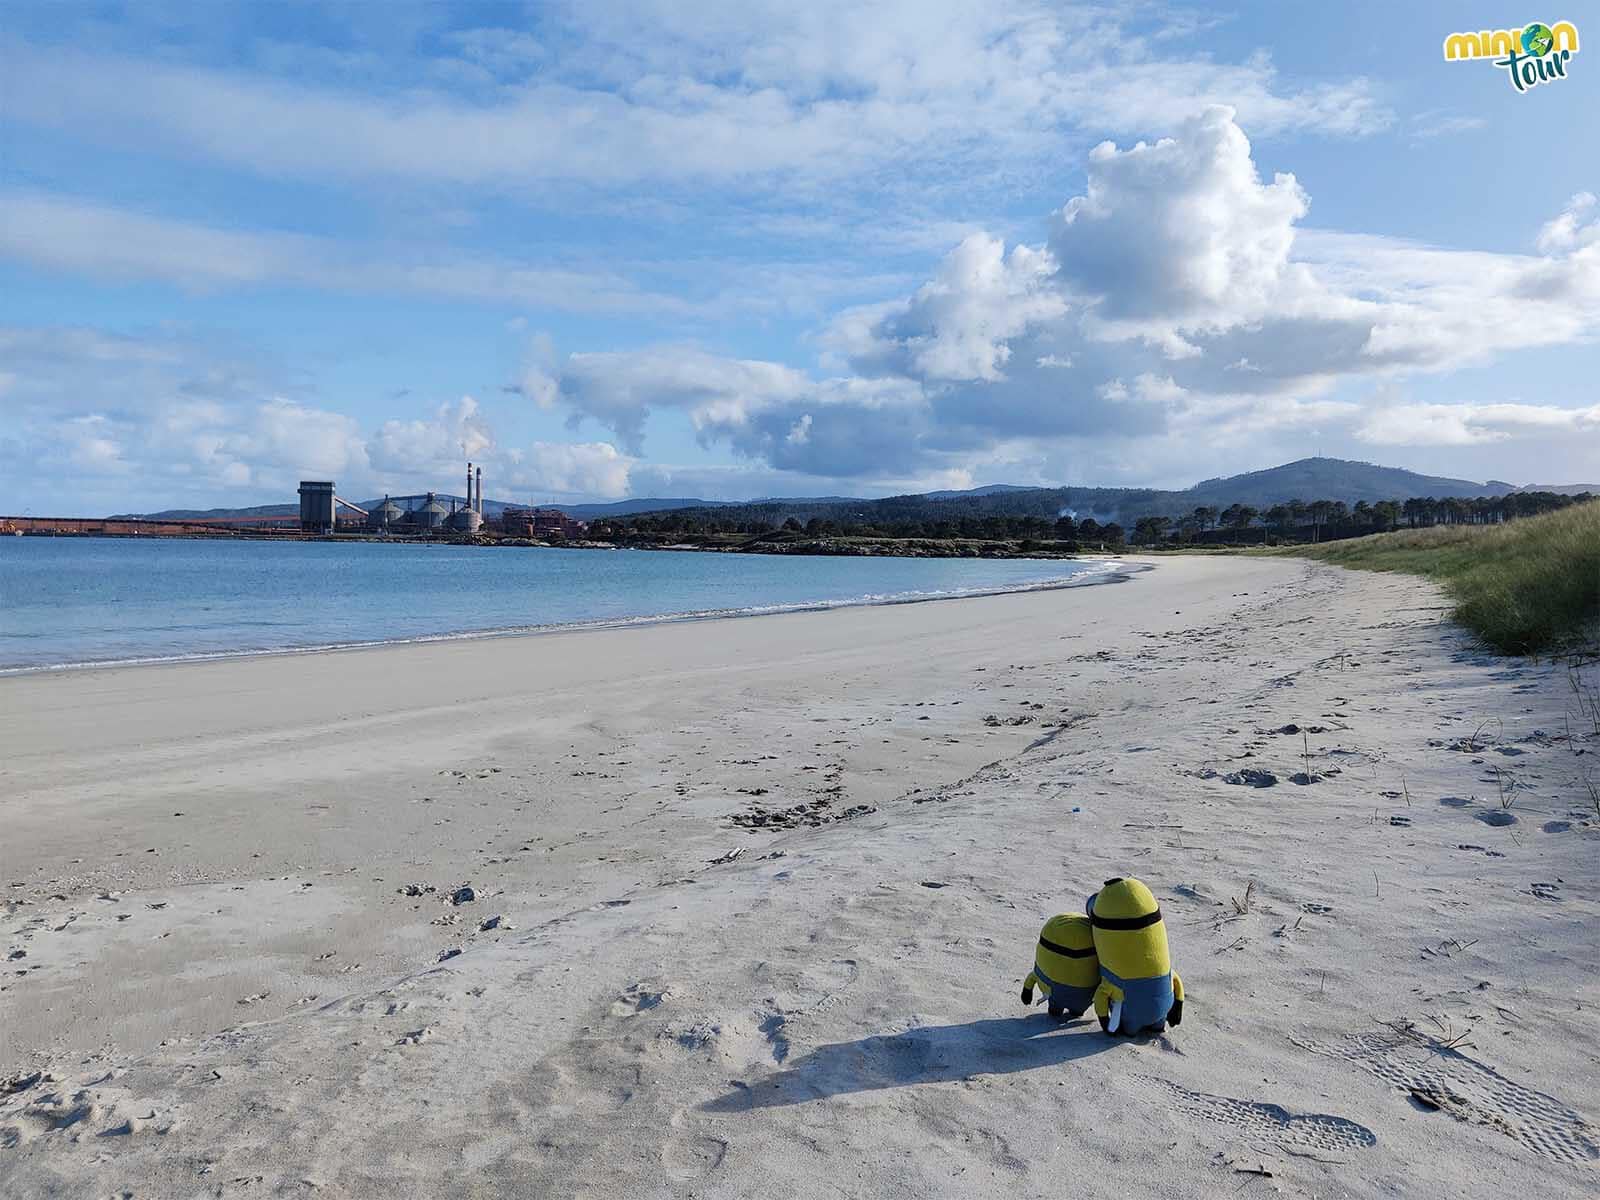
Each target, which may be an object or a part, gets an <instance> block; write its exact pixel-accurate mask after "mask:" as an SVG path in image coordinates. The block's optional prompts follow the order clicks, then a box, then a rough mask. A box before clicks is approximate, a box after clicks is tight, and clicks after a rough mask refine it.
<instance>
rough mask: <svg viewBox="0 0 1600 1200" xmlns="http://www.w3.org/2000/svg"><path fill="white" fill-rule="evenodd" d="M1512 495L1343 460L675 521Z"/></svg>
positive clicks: (715, 523) (1126, 511)
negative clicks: (1170, 486) (1113, 484)
mask: <svg viewBox="0 0 1600 1200" xmlns="http://www.w3.org/2000/svg"><path fill="white" fill-rule="evenodd" d="M1515 490H1516V489H1515V487H1513V486H1512V485H1511V484H1509V483H1499V482H1495V483H1474V482H1473V481H1472V480H1469V479H1448V478H1443V477H1440V476H1436V475H1420V474H1418V473H1417V472H1415V471H1406V470H1402V469H1400V468H1398V467H1380V466H1375V465H1374V464H1372V463H1363V462H1350V461H1347V460H1345V459H1338V458H1304V459H1301V460H1299V461H1298V462H1292V463H1285V464H1284V465H1283V466H1280V467H1271V468H1269V469H1267V470H1264V471H1251V472H1248V473H1246V474H1243V475H1233V476H1229V477H1227V478H1222V479H1207V480H1205V481H1204V482H1202V483H1197V484H1195V485H1194V486H1193V487H1191V488H1185V489H1183V490H1181V491H1167V490H1163V489H1159V488H1100V487H1060V488H1015V489H1013V488H981V489H978V490H977V491H973V492H955V493H951V492H941V493H928V494H926V495H911V496H889V497H886V498H884V499H881V500H840V499H835V498H832V497H829V498H827V499H823V500H807V499H785V500H755V501H751V502H750V503H748V504H719V505H716V506H715V507H711V506H707V507H705V508H701V509H694V508H685V507H678V508H676V509H675V510H674V512H673V518H674V524H675V525H682V526H688V525H692V524H694V523H701V524H704V525H707V526H709V527H713V528H736V527H740V526H749V525H760V524H766V525H771V526H777V525H780V524H782V523H783V522H784V521H785V520H788V519H789V518H791V517H793V518H795V519H796V520H798V521H801V522H805V521H808V520H810V519H812V518H813V517H815V518H819V519H821V520H831V521H836V522H839V523H841V524H869V525H891V524H897V523H904V522H912V521H941V520H944V521H949V520H961V519H963V518H968V517H998V516H1007V517H1012V516H1015V517H1044V518H1048V519H1051V520H1054V519H1055V518H1056V517H1057V516H1059V515H1061V514H1063V513H1067V514H1070V515H1073V516H1076V517H1094V518H1095V519H1096V520H1097V521H1099V522H1100V523H1102V524H1105V523H1107V522H1111V521H1116V522H1119V523H1121V524H1122V525H1124V526H1129V527H1131V526H1132V524H1133V523H1134V522H1135V521H1137V520H1138V519H1139V518H1140V517H1146V516H1171V515H1174V514H1178V513H1186V512H1189V511H1191V510H1193V509H1194V508H1196V507H1199V506H1202V505H1204V506H1208V507H1212V508H1218V509H1221V508H1227V507H1228V506H1229V505H1233V504H1244V505H1249V506H1251V507H1254V508H1266V507H1268V506H1269V505H1273V504H1279V503H1284V502H1287V501H1289V500H1308V501H1309V500H1340V501H1343V502H1344V503H1346V504H1354V503H1356V502H1357V501H1360V500H1365V501H1367V502H1368V503H1372V502H1375V501H1379V500H1404V499H1407V498H1409V497H1413V496H1432V497H1434V498H1435V499H1446V498H1451V497H1470V496H1501V495H1505V494H1507V493H1510V492H1513V491H1515Z"/></svg>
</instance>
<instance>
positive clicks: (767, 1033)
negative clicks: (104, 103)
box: [0, 557, 1600, 1200]
mask: <svg viewBox="0 0 1600 1200" xmlns="http://www.w3.org/2000/svg"><path fill="white" fill-rule="evenodd" d="M1446 611H1447V608H1446V605H1445V601H1444V600H1443V598H1442V596H1441V594H1440V593H1439V591H1438V590H1437V589H1436V588H1435V587H1434V586H1433V585H1431V584H1429V583H1427V582H1425V581H1421V580H1418V579H1414V578H1407V577H1403V576H1392V575H1379V574H1369V573H1359V572H1346V571H1342V570H1340V569H1337V568H1333V567H1329V566H1325V565H1322V564H1316V563H1307V562H1301V561H1290V560H1282V559H1265V558H1260V559H1237V558H1210V557H1195V558H1168V559H1164V560H1162V561H1161V562H1160V563H1159V564H1157V565H1154V566H1153V567H1151V568H1150V569H1148V570H1143V571H1138V572H1133V571H1130V572H1129V573H1128V576H1127V578H1126V579H1125V580H1124V581H1123V582H1119V583H1115V584H1107V585H1103V586H1095V587H1084V588H1075V589H1068V590H1062V591H1053V592H1037V593H1029V594H1022V595H1008V596H993V597H984V598H976V599H967V600H960V601H951V602H940V603H927V604H919V605H908V606H896V607H889V608H863V609H850V610H840V611H835V612H828V613H805V614H791V615H784V616H771V617H760V618H752V619H737V620H717V621H703V622H693V623H688V624H679V625H664V626H657V627H651V628H634V629H610V630H599V631H585V632H573V633H561V634H550V635H542V636H536V637H520V638H507V639H496V640H491V641H480V642H462V643H454V644H433V645H413V646H397V647H385V648H379V649H371V650H360V651H349V652H336V653H324V654H315V655H300V656H290V657H282V658H261V659H250V660H235V661H226V662H210V663H192V664H184V665H174V666H162V667H140V668H125V669H117V670H100V671H83V672H68V673H63V674H59V675H51V676H44V677H41V676H30V677H12V678H6V679H0V781H3V790H4V795H5V799H4V802H3V807H0V812H3V814H4V826H3V836H0V898H3V901H4V912H3V916H0V932H3V937H0V954H4V955H7V956H8V957H7V958H6V959H5V960H4V961H0V971H3V973H0V1194H3V1195H5V1196H7V1197H12V1196H16V1197H32V1196H52V1195H63V1196H102V1195H131V1196H140V1197H144V1196H161V1197H169V1196H170V1197H188V1196H230V1197H231V1196H246V1197H247V1196H288V1195H294V1196H301V1195H316V1196H333V1197H352V1198H354V1197H385V1198H389V1197H394V1196H417V1197H424V1196H426V1197H433V1196H623V1197H634V1196H639V1197H657V1196H659V1197H690V1196H696V1197H737V1196H748V1195H754V1194H762V1195H774V1196H872V1197H906V1198H912V1197H915V1198H917V1200H924V1198H926V1197H928V1196H998V1195H1006V1196H1013V1197H1028V1196H1039V1197H1045V1196H1048V1197H1052V1198H1055V1197H1060V1196H1064V1195H1072V1196H1078V1195H1082V1196H1090V1195H1104V1196H1131V1197H1143V1196H1152V1197H1154V1196H1200V1195H1221V1194H1240V1195H1250V1194H1266V1193H1267V1192H1269V1191H1273V1192H1278V1193H1281V1194H1285V1195H1293V1196H1322V1197H1327V1196H1351V1197H1380V1196H1382V1197H1393V1196H1397V1195H1410V1196H1436V1195H1449V1196H1483V1197H1491V1196H1492V1197H1496V1198H1497V1200H1498V1198H1502V1197H1505V1196H1507V1195H1528V1196H1537V1195H1549V1196H1557V1195H1579V1194H1586V1193H1589V1192H1592V1191H1593V1190H1594V1188H1595V1187H1596V1178H1597V1177H1596V1165H1597V1159H1600V1128H1597V1126H1596V1121H1597V1120H1600V1109H1597V1105H1596V1101H1595V1094H1594V1087H1593V1080H1594V1078H1595V1072H1596V1069H1597V1067H1600V1031H1597V1027H1596V1021H1595V1017H1596V1013H1597V1010H1600V985H1597V983H1596V970H1595V966H1596V962H1597V961H1600V953H1597V951H1600V938H1597V936H1596V932H1595V931H1596V928H1597V916H1600V892H1597V888H1596V881H1597V870H1596V864H1597V854H1600V812H1597V809H1596V806H1597V804H1600V801H1596V800H1595V798H1594V797H1595V792H1594V788H1595V786H1596V783H1597V773H1600V758H1597V755H1600V728H1597V724H1600V713H1597V712H1596V711H1595V710H1594V709H1593V708H1592V707H1585V705H1586V704H1589V705H1592V704H1593V702H1594V699H1595V695H1596V693H1594V692H1584V691H1582V690H1580V689H1582V688H1585V687H1593V686H1594V684H1593V682H1592V681H1591V682H1589V683H1587V684H1586V683H1584V681H1583V680H1582V679H1581V678H1580V679H1579V680H1578V683H1577V685H1576V686H1575V684H1574V682H1573V677H1572V675H1571V673H1570V672H1569V671H1568V669H1567V668H1566V667H1564V666H1562V665H1560V664H1554V663H1550V662H1539V661H1533V660H1527V659H1518V658H1502V657H1495V656H1493V655H1491V654H1489V653H1487V652H1486V651H1484V650H1483V649H1481V648H1480V647H1479V646H1478V645H1477V644H1476V643H1475V642H1474V641H1473V640H1472V639H1471V637H1470V636H1469V635H1467V634H1466V633H1465V632H1464V631H1462V630H1461V629H1459V628H1457V627H1455V626H1453V625H1451V624H1450V623H1449V622H1448V621H1447V620H1446V619H1445V613H1446ZM1118 875H1132V876H1137V877H1138V878H1140V879H1142V880H1144V881H1145V882H1146V883H1147V884H1149V886H1150V887H1151V889H1152V890H1153V891H1154V893H1155V895H1156V897H1157V898H1158V900H1159V901H1160V904H1161V906H1162V910H1163V912H1164V914H1165V920H1166V926H1167V929H1168V931H1169V934H1170V938H1171V943H1172V953H1173V959H1174V964H1175V966H1176V967H1177V968H1178V969H1179V970H1180V971H1181V972H1182V973H1183V976H1184V981H1185V983H1186V985H1187V991H1188V1002H1187V1005H1186V1009H1185V1014H1184V1021H1183V1024H1182V1025H1181V1027H1178V1028H1173V1029H1169V1030H1168V1031H1167V1032H1165V1033H1164V1034H1161V1035H1159V1036H1156V1037H1150V1038H1144V1039H1131V1040H1130V1039H1113V1038H1110V1037H1107V1036H1105V1035H1103V1034H1102V1033H1101V1032H1100V1030H1099V1027H1098V1025H1097V1024H1095V1022H1094V1021H1093V1019H1092V1017H1091V1018H1089V1019H1080V1020H1077V1021H1074V1022H1070V1023H1068V1024H1066V1025H1057V1024H1056V1023H1054V1022H1053V1021H1051V1020H1050V1019H1049V1018H1048V1017H1047V1016H1046V1015H1045V1014H1044V1012H1043V1009H1042V1007H1040V1008H1034V1009H1031V1010H1030V1009H1025V1008H1023V1006H1022V1004H1021V1003H1020V1001H1019V998H1018V992H1019V990H1020V987H1021V982H1022V979H1023V976H1024V975H1025V974H1026V973H1027V972H1028V970H1029V968H1030V966H1031V962H1032V948H1033V945H1034V942H1035V939H1036V938H1037V936H1038V932H1039V927H1040V925H1041V924H1042V923H1043V921H1044V919H1045V918H1046V917H1047V916H1049V915H1050V914H1052V913H1055V912H1059V911H1065V910H1076V909H1080V908H1081V906H1082V904H1083V902H1084V900H1085V898H1086V897H1087V896H1088V895H1089V894H1090V893H1091V892H1093V891H1094V890H1096V889H1097V888H1098V887H1099V886H1100V884H1101V882H1102V881H1103V880H1105V879H1107V878H1110V877H1112V876H1118Z"/></svg>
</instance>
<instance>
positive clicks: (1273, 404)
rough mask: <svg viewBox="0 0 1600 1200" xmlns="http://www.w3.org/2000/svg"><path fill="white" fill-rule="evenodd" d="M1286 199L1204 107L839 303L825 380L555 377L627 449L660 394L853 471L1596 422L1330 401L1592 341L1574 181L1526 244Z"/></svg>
mask: <svg viewBox="0 0 1600 1200" xmlns="http://www.w3.org/2000/svg"><path fill="white" fill-rule="evenodd" d="M1308 205H1309V200H1308V197H1307V196H1306V194H1305V193H1304V191H1303V190H1302V189H1301V187H1300V186H1299V184H1298V183H1297V182H1296V181H1295V179H1294V177H1293V176H1291V175H1287V174H1280V175H1278V176H1276V177H1275V178H1274V179H1273V180H1272V181H1271V182H1266V181H1263V180H1262V179H1261V177H1260V175H1259V173H1258V172H1257V170H1256V167H1255V164H1254V161H1253V159H1252V156H1251V151H1250V144H1249V142H1248V140H1247V139H1246V138H1245V136H1244V133H1243V132H1242V131H1241V130H1240V128H1239V127H1238V125H1237V123H1236V122H1235V119H1234V116H1233V114H1232V113H1231V112H1229V111H1228V110H1226V109H1223V108H1211V109H1208V110H1207V111H1205V112H1204V113H1203V114H1201V115H1200V116H1198V117H1196V118H1194V119H1192V120H1189V121H1187V122H1184V123H1183V124H1182V126H1181V127H1180V128H1179V130H1178V131H1177V133H1176V134H1175V135H1174V136H1173V137H1171V138H1164V139H1161V140H1159V141H1156V142H1153V143H1144V142H1141V143H1139V144H1137V145H1135V146H1133V147H1130V148H1128V149H1118V148H1116V147H1115V146H1113V145H1111V144H1109V143H1106V144H1103V145H1101V146H1100V147H1098V148H1096V149H1095V151H1094V152H1093V153H1092V154H1091V155H1090V159H1089V164H1088V182H1087V187H1086V189H1085V191H1084V193H1083V194H1082V195H1080V196H1077V197H1075V198H1073V199H1071V200H1069V201H1068V202H1067V204H1066V205H1065V206H1064V207H1063V208H1062V209H1061V210H1060V212H1059V213H1058V215H1057V219H1056V221H1055V223H1054V225H1053V226H1052V229H1051V233H1050V241H1049V244H1048V246H1043V247H1030V246H1027V245H1016V246H1012V247H1010V248H1009V249H1007V247H1006V246H1005V244H1004V242H1002V240H1001V239H999V238H997V237H994V236H991V235H987V234H973V235H970V236H968V237H966V238H964V239H963V240H962V242H961V243H960V244H959V245H958V246H956V247H955V248H954V249H953V250H952V251H951V252H950V254H949V255H948V256H947V257H946V258H945V260H944V261H943V262H942V263H941V264H940V266H939V267H938V269H937V270H936V272H935V273H934V276H933V278H932V279H930V280H929V281H928V282H927V283H926V284H924V285H923V286H921V287H919V288H917V289H915V290H913V291H912V292H911V293H910V294H909V295H907V296H906V297H905V298H904V299H901V300H890V301H885V302H882V303H878V304H874V305H869V306H865V307H861V308H856V309H852V310H849V311H847V312H845V313H843V314H841V316H840V317H838V318H837V319H836V320H835V321H834V322H832V323H831V324H830V325H829V326H828V327H827V328H826V329H825V330H824V333H823V335H822V338H821V343H822V346H823V348H824V350H825V354H824V358H823V366H824V367H825V368H826V369H828V370H830V371H833V372H835V373H833V374H829V375H827V376H825V377H817V376H815V375H812V374H810V373H808V372H805V371H802V370H799V369H797V368H795V367H791V366H787V365H782V364H777V363H770V362H766V363H764V362H759V361H752V360H747V359H738V360H735V359H726V358H719V357H717V356H714V355H710V354H708V353H707V352H705V351H704V350H701V349H698V348H687V349H686V348H680V347H672V346H658V347H655V348H652V349H648V350H644V351H636V352H629V353H618V354H585V355H575V356H573V357H572V358H571V359H569V360H568V361H567V363H566V364H565V365H562V366H559V367H558V368H556V369H555V371H554V373H553V375H552V378H553V379H554V380H555V384H554V388H555V391H556V394H557V395H559V397H560V401H561V402H562V403H564V404H567V405H569V406H570V407H571V408H572V410H573V412H574V413H575V414H576V415H577V416H578V417H580V418H582V417H594V418H596V419H598V420H600V421H601V422H602V423H604V424H606V425H608V426H609V427H611V428H612V429H614V430H615V431H616V432H617V434H618V436H619V438H620V439H621V441H622V442H623V444H624V445H626V446H627V447H628V448H629V450H630V451H632V452H634V453H639V452H640V449H641V445H640V444H641V440H642V435H643V429H644V423H645V418H646V416H647V415H648V414H649V413H650V412H651V411H653V410H658V409H665V410H677V411H682V412H685V413H687V414H688V415H689V418H690V420H691V421H692V423H693V425H694V427H695V428H696V429H697V430H698V431H699V433H700V435H701V438H702V439H703V440H705V441H708V442H711V441H716V442H721V443H724V444H726V445H727V446H729V447H731V448H732V449H733V450H734V451H735V452H737V453H739V454H741V455H743V456H745V457H747V458H750V459H752V460H754V461H757V462H760V463H764V464H766V465H767V466H769V467H771V468H774V469H779V470H798V471H813V472H816V473H818V474H830V475H834V476H838V475H844V476H861V477H866V478H878V477H882V476H883V475H885V474H888V473H893V474H895V475H899V476H905V475H913V474H917V473H919V472H921V473H931V472H938V471H951V470H962V469H969V467H970V464H971V463H973V462H975V461H980V460H983V459H984V458H985V456H989V455H993V454H995V453H998V452H999V449H1000V447H1003V446H1012V445H1015V444H1016V443H1017V442H1018V441H1019V440H1026V439H1031V440H1032V441H1033V442H1034V443H1035V444H1036V445H1037V444H1043V445H1048V444H1049V443H1050V442H1051V441H1052V440H1056V439H1079V438H1085V437H1097V438H1100V439H1102V440H1107V439H1124V440H1126V442H1127V443H1128V444H1130V445H1132V444H1149V445H1155V444H1158V443H1160V442H1162V441H1163V440H1164V439H1179V438H1181V439H1187V444H1188V445H1190V446H1191V447H1198V446H1202V445H1204V446H1207V447H1210V448H1212V449H1215V450H1235V449H1237V447H1238V446H1240V445H1247V444H1260V443H1261V442H1262V441H1263V440H1264V439H1268V438H1276V437H1278V436H1279V435H1282V437H1284V438H1288V437H1289V436H1290V435H1291V434H1292V433H1293V432H1294V431H1296V430H1298V431H1301V433H1302V434H1303V435H1308V436H1309V435H1312V434H1315V435H1316V436H1317V437H1319V438H1320V437H1322V436H1323V435H1324V434H1326V435H1327V436H1328V437H1331V438H1334V439H1342V440H1343V442H1344V443H1345V444H1353V443H1354V442H1358V441H1368V442H1370V441H1374V440H1387V441H1390V442H1395V443H1407V444H1445V443H1452V442H1453V443H1455V444H1472V443H1476V442H1481V441H1484V440H1486V439H1490V438H1505V439H1517V438H1533V437H1537V436H1541V435H1543V434H1547V433H1548V432H1549V431H1550V430H1551V429H1553V428H1556V427H1562V428H1566V429H1569V430H1573V431H1578V432H1583V433H1586V434H1588V433H1592V432H1593V429H1592V422H1591V421H1590V420H1589V419H1588V418H1587V417H1586V416H1584V415H1583V413H1582V412H1579V411H1578V410H1571V409H1563V408H1561V407H1559V406H1550V407H1548V408H1544V407H1539V406H1511V407H1508V406H1494V405H1490V406H1478V407H1477V408H1476V409H1465V408H1462V409H1444V410H1440V411H1435V410H1434V409H1433V408H1431V407H1429V406H1420V407H1419V406H1399V407H1394V408H1391V409H1388V410H1385V412H1384V414H1382V415H1380V416H1377V417H1374V418H1373V419H1372V420H1371V421H1364V420H1363V408H1362V406H1361V405H1359V404H1357V403H1355V402H1353V401H1352V400H1351V399H1349V398H1348V397H1345V396H1340V395H1336V394H1333V393H1334V391H1335V389H1337V388H1340V387H1341V386H1348V385H1349V384H1350V383H1351V382H1352V381H1356V380H1361V379H1364V378H1373V377H1378V378H1389V379H1403V378H1405V377H1407V376H1414V375H1419V374H1439V373H1447V372H1449V371H1452V370H1454V369H1455V368H1457V367H1459V366H1461V365H1464V364H1466V363H1470V362H1486V361H1492V360H1493V359H1495V358H1496V357H1498V356H1499V355H1501V354H1503V353H1507V352H1510V351H1520V350H1525V349H1527V348H1528V347H1530V346H1552V345H1561V344H1572V343H1575V342H1582V341H1585V340H1589V339H1591V338H1593V337H1594V335H1595V333H1596V332H1597V331H1600V272H1597V271H1596V266H1597V264H1600V260H1597V259H1595V258H1594V256H1597V255H1600V238H1596V237H1594V236H1592V234H1591V230H1592V229H1593V228H1594V227H1593V226H1592V225H1590V224H1585V223H1584V214H1585V213H1586V212H1587V211H1588V210H1589V208H1590V205H1589V204H1588V202H1587V201H1586V200H1585V199H1584V198H1583V197H1581V196H1580V197H1578V198H1576V199H1575V200H1574V202H1573V204H1572V205H1571V206H1570V207H1569V209H1568V212H1567V213H1566V214H1564V215H1563V217H1562V218H1558V219H1557V220H1556V221H1554V222H1552V223H1551V224H1550V225H1548V226H1546V232H1545V233H1544V235H1542V237H1541V239H1540V241H1541V245H1542V246H1543V247H1544V248H1545V249H1546V251H1547V252H1546V254H1544V255H1543V256H1541V257H1533V256H1520V255H1507V254H1494V253H1485V252H1475V251H1459V250H1446V249H1440V248H1437V247H1429V246H1421V245H1416V244H1413V243H1408V242H1403V241H1400V240H1396V239H1387V238H1381V237H1371V236H1352V235H1345V234H1334V233H1328V232H1326V231H1315V232H1312V233H1309V234H1307V233H1302V232H1300V231H1299V230H1298V222H1299V221H1300V219H1301V218H1302V217H1303V216H1304V215H1305V213H1306V212H1307V210H1308ZM1065 363H1070V364H1071V370H1070V371H1063V370H1061V369H1060V367H1061V365H1062V364H1065ZM845 367H848V368H849V369H850V370H853V371H854V372H855V374H850V373H848V371H843V370H841V369H842V368H845ZM1563 414H1565V415H1563ZM1574 414H1576V415H1574ZM1546 418H1548V419H1546ZM1230 439H1231V441H1230ZM1299 449H1301V452H1304V448H1303V447H1300V448H1299Z"/></svg>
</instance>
